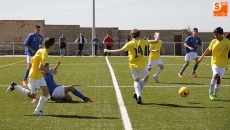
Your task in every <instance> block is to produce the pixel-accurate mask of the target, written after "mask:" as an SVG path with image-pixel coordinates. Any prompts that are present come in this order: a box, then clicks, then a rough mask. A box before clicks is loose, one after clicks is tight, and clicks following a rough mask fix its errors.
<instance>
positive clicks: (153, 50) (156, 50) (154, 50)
mask: <svg viewBox="0 0 230 130" xmlns="http://www.w3.org/2000/svg"><path fill="white" fill-rule="evenodd" d="M149 51H150V52H159V50H158V49H152V50H149Z"/></svg>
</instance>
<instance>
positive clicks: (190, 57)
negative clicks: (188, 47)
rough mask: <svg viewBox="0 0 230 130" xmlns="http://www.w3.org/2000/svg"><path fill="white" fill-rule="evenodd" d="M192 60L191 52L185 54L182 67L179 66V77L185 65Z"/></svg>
mask: <svg viewBox="0 0 230 130" xmlns="http://www.w3.org/2000/svg"><path fill="white" fill-rule="evenodd" d="M191 60H192V53H191V52H190V53H187V54H186V55H185V64H184V65H183V67H182V68H181V70H180V72H179V73H178V76H179V77H182V75H183V72H184V71H185V69H186V67H187V66H188V65H189V62H190V61H191Z"/></svg>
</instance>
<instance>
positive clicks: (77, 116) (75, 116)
mask: <svg viewBox="0 0 230 130" xmlns="http://www.w3.org/2000/svg"><path fill="white" fill-rule="evenodd" d="M25 116H34V115H25ZM46 116H50V117H57V118H79V119H109V120H111V119H118V118H117V117H96V116H80V115H55V114H50V115H46Z"/></svg>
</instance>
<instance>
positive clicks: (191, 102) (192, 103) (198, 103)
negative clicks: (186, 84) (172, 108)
mask: <svg viewBox="0 0 230 130" xmlns="http://www.w3.org/2000/svg"><path fill="white" fill-rule="evenodd" d="M187 103H188V104H201V103H199V102H187Z"/></svg>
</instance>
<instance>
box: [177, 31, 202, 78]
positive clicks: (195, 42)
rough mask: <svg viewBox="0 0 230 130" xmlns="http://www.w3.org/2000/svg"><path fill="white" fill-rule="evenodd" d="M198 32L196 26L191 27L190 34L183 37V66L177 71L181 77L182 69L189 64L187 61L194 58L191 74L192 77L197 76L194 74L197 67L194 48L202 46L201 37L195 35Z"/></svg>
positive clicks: (196, 56)
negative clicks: (184, 53)
mask: <svg viewBox="0 0 230 130" xmlns="http://www.w3.org/2000/svg"><path fill="white" fill-rule="evenodd" d="M197 33H198V29H197V28H193V31H192V36H189V37H187V38H186V39H185V43H184V46H185V52H186V55H185V64H184V65H183V67H182V68H181V70H180V72H179V73H178V76H179V77H182V74H183V72H184V70H185V69H186V67H187V66H188V65H189V62H190V61H191V60H192V59H194V60H195V62H196V63H195V65H194V67H193V69H192V72H191V75H193V76H194V77H197V75H196V72H195V71H196V69H197V67H198V64H199V63H198V55H197V53H196V49H197V47H200V46H202V44H201V39H200V37H199V36H197Z"/></svg>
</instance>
